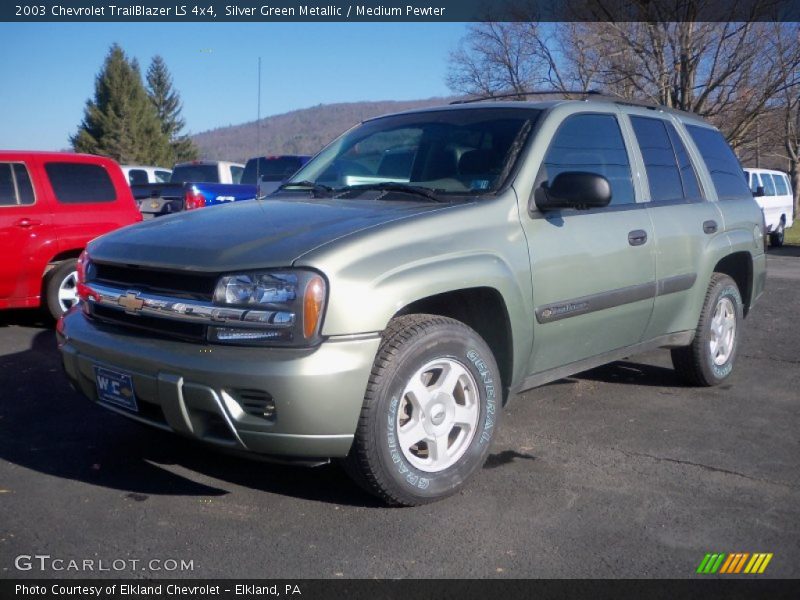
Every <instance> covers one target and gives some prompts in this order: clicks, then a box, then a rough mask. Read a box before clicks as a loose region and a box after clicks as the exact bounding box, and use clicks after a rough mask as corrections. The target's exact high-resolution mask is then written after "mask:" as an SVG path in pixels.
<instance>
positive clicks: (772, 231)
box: [744, 167, 794, 247]
mask: <svg viewBox="0 0 800 600" xmlns="http://www.w3.org/2000/svg"><path fill="white" fill-rule="evenodd" d="M744 172H745V173H746V174H747V182H748V184H750V190H752V192H753V196H755V199H756V202H758V205H759V206H760V207H761V210H762V211H763V212H764V222H765V223H766V225H767V232H768V233H769V243H770V245H771V246H775V247H780V246H783V232H784V230H786V229H788V228H789V227H791V226H792V223H793V222H794V218H793V215H794V213H793V211H794V195H793V194H792V185H791V183H790V182H789V177H788V175H786V173H784V172H783V171H771V170H769V169H751V168H750V167H747V168H746V169H745V170H744Z"/></svg>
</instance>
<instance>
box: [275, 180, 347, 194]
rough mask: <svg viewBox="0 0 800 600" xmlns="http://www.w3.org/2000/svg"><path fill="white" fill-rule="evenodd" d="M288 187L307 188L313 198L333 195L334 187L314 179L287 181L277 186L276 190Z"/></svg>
mask: <svg viewBox="0 0 800 600" xmlns="http://www.w3.org/2000/svg"><path fill="white" fill-rule="evenodd" d="M289 188H298V189H301V190H309V191H310V192H312V194H313V195H314V197H315V198H319V197H323V198H328V197H331V196H333V192H334V189H333V188H332V187H331V186H329V185H324V184H322V183H316V182H314V181H308V180H303V181H288V182H286V183H284V184H283V185H280V186H278V190H286V189H289Z"/></svg>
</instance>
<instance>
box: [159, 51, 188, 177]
mask: <svg viewBox="0 0 800 600" xmlns="http://www.w3.org/2000/svg"><path fill="white" fill-rule="evenodd" d="M147 95H148V96H149V97H150V101H151V102H152V103H153V106H154V107H155V109H156V112H157V113H158V118H159V120H160V121H161V131H162V133H163V134H164V135H165V136H167V139H168V140H169V143H170V147H171V148H172V158H173V161H172V162H182V161H187V160H194V159H196V158H197V156H198V151H197V147H196V146H195V145H194V142H192V140H191V139H190V138H189V136H187V135H183V134H182V133H181V131H182V130H183V127H184V125H185V124H186V123H185V121H184V120H183V118H182V117H181V110H182V109H183V106H182V104H181V99H180V95H179V94H178V92H177V91H176V90H175V89H174V88H173V85H172V76H171V75H170V73H169V70H168V69H167V64H166V63H165V62H164V59H163V58H162V57H161V56H158V55H156V56H155V57H154V58H153V60H152V62H151V63H150V67H149V68H148V69H147Z"/></svg>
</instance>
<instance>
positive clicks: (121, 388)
mask: <svg viewBox="0 0 800 600" xmlns="http://www.w3.org/2000/svg"><path fill="white" fill-rule="evenodd" d="M94 379H95V383H96V384H97V397H98V399H99V400H100V402H108V403H109V404H114V405H116V406H121V407H122V408H127V409H128V410H131V411H133V412H139V407H138V406H137V404H136V395H135V394H134V393H133V381H132V380H131V376H130V375H128V374H127V373H120V372H119V371H112V370H111V369H106V368H105V367H97V366H96V367H95V368H94Z"/></svg>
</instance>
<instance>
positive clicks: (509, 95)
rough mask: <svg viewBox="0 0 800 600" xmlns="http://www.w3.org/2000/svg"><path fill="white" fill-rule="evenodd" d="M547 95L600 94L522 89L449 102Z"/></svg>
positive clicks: (458, 102)
mask: <svg viewBox="0 0 800 600" xmlns="http://www.w3.org/2000/svg"><path fill="white" fill-rule="evenodd" d="M547 95H551V96H552V95H562V96H582V97H583V99H587V98H588V97H589V96H598V95H602V94H601V92H599V91H597V90H556V89H552V90H522V91H518V92H503V93H502V94H487V95H484V96H475V97H474V98H463V99H461V100H453V101H452V102H451V103H450V104H472V103H473V102H483V101H485V100H502V99H503V98H520V97H524V96H547Z"/></svg>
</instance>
